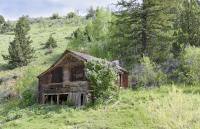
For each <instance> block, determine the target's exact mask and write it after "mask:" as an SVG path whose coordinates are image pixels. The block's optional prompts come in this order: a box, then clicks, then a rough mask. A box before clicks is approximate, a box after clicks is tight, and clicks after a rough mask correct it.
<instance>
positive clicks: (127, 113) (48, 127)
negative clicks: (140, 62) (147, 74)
mask: <svg viewBox="0 0 200 129" xmlns="http://www.w3.org/2000/svg"><path fill="white" fill-rule="evenodd" d="M86 22H87V21H85V20H84V19H82V18H75V19H56V20H48V19H44V20H42V21H40V22H36V23H33V24H31V31H30V32H29V34H30V36H31V39H32V40H33V44H32V45H33V47H34V49H35V50H36V53H35V57H36V58H35V59H34V60H33V62H32V63H31V64H29V65H28V66H26V67H22V68H16V69H14V70H8V69H6V68H5V65H6V62H5V61H4V60H3V58H2V57H1V56H0V78H2V77H3V78H6V77H9V76H10V75H13V74H17V75H20V78H18V79H17V80H16V81H14V82H9V83H8V84H7V83H6V84H2V85H0V98H1V93H5V92H6V91H11V92H16V94H18V96H19V97H18V98H13V99H11V100H4V101H0V129H1V128H2V129H27V128H28V129H199V128H200V99H199V97H200V95H199V93H200V86H183V85H180V86H163V87H161V88H153V89H137V90H134V91H132V90H122V91H121V92H120V97H119V100H118V101H117V102H115V103H112V104H105V105H98V106H96V107H88V108H83V109H74V108H69V107H67V106H51V105H37V104H35V105H33V106H30V107H24V106H23V105H22V104H21V103H22V100H21V94H22V92H23V91H24V90H26V89H32V90H33V92H34V90H37V75H38V74H39V73H41V72H42V71H44V70H45V69H47V67H49V66H50V65H51V64H52V63H53V62H54V61H55V60H56V59H57V58H58V57H59V56H60V55H61V54H62V53H63V52H64V50H65V49H67V48H69V46H68V43H69V40H68V39H66V38H65V37H69V36H70V35H71V34H72V32H73V31H74V30H75V29H76V28H77V27H80V26H84V25H85V23H86ZM50 34H53V37H54V38H55V39H56V40H57V44H58V48H56V49H54V51H53V53H52V54H49V55H45V53H46V52H47V50H45V49H42V47H43V44H44V43H45V42H46V41H47V39H48V37H49V35H50ZM13 37H14V35H12V34H4V35H0V46H1V47H0V55H2V54H7V49H8V46H9V42H10V41H12V39H13ZM33 94H34V93H33Z"/></svg>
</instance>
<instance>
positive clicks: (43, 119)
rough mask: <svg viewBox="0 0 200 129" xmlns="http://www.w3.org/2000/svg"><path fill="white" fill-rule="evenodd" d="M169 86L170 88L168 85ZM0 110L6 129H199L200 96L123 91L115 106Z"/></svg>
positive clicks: (173, 91) (173, 90)
mask: <svg viewBox="0 0 200 129" xmlns="http://www.w3.org/2000/svg"><path fill="white" fill-rule="evenodd" d="M168 87H170V86H168ZM15 104H16V102H13V103H12V104H11V103H10V105H8V104H5V105H4V107H5V108H6V110H5V109H4V110H2V109H1V108H0V118H1V119H2V121H1V120H0V123H2V125H1V124H0V128H1V127H2V128H3V129H27V128H29V129H199V128H200V108H199V106H200V99H199V95H195V94H191V93H183V92H181V91H179V90H178V89H177V88H175V87H170V88H166V87H161V88H157V89H153V90H144V89H140V90H137V91H131V90H126V91H121V92H120V98H119V100H118V101H117V102H115V103H112V104H105V105H99V106H98V107H93V108H92V107H87V108H83V109H73V108H69V107H65V106H47V105H46V106H38V105H34V106H31V107H27V108H25V109H19V108H15V109H12V110H11V109H10V107H13V106H14V105H15Z"/></svg>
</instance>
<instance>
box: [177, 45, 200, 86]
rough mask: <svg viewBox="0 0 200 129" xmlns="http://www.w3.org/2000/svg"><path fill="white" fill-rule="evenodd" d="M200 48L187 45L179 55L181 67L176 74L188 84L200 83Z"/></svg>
mask: <svg viewBox="0 0 200 129" xmlns="http://www.w3.org/2000/svg"><path fill="white" fill-rule="evenodd" d="M199 66H200V48H196V47H188V48H186V49H185V52H183V53H182V55H181V68H180V69H179V71H178V75H179V78H180V80H181V81H184V82H186V83H188V84H194V85H195V84H200V67H199Z"/></svg>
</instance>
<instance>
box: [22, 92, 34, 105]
mask: <svg viewBox="0 0 200 129" xmlns="http://www.w3.org/2000/svg"><path fill="white" fill-rule="evenodd" d="M22 99H23V101H22V105H23V106H31V105H33V104H34V103H35V102H36V101H35V99H36V97H35V92H34V91H33V90H30V89H28V90H25V91H24V92H23V93H22Z"/></svg>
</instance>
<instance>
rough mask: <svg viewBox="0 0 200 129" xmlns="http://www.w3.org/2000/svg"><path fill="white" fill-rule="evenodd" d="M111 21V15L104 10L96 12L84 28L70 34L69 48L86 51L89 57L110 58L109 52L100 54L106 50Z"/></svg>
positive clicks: (100, 9)
mask: <svg viewBox="0 0 200 129" xmlns="http://www.w3.org/2000/svg"><path fill="white" fill-rule="evenodd" d="M111 19H112V13H111V12H110V11H108V10H106V9H103V8H99V9H97V10H96V13H95V18H94V19H91V20H89V21H88V23H87V25H86V26H85V27H80V28H78V29H77V30H76V31H74V33H73V34H72V37H73V39H72V41H71V43H70V44H69V45H70V47H72V48H73V49H76V50H81V51H87V52H88V53H90V54H91V55H94V56H98V57H101V58H110V57H111V56H112V55H110V52H109V51H108V52H107V53H102V51H106V50H108V49H109V48H108V43H109V42H110V38H109V33H110V30H109V27H110V22H111Z"/></svg>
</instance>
